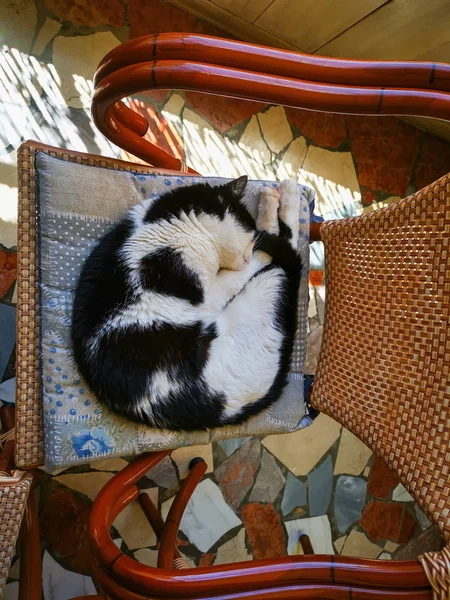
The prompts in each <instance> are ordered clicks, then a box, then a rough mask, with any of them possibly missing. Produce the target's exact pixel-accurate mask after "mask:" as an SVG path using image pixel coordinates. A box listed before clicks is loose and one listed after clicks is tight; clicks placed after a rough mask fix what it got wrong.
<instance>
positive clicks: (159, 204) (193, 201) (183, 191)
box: [144, 183, 256, 231]
mask: <svg viewBox="0 0 450 600" xmlns="http://www.w3.org/2000/svg"><path fill="white" fill-rule="evenodd" d="M241 197H242V193H241V194H239V193H237V194H236V193H235V192H234V190H233V188H232V187H231V186H230V184H229V183H226V184H224V185H220V186H217V187H213V188H212V187H211V186H210V185H208V184H207V183H196V184H194V185H190V186H186V187H179V188H176V189H175V190H173V191H172V192H168V193H167V194H164V195H163V196H160V197H159V198H157V199H156V200H155V201H154V202H153V204H152V205H151V206H150V208H149V209H148V210H147V213H146V215H145V217H144V222H145V223H154V222H156V221H160V220H162V219H168V220H170V218H171V217H179V216H180V214H181V213H182V212H184V213H186V214H189V213H190V212H191V211H193V212H194V213H195V214H199V213H201V212H204V213H207V214H209V215H215V216H217V217H219V218H220V219H223V218H224V216H225V213H226V211H229V212H230V213H232V214H233V215H234V216H235V217H236V218H237V219H238V221H239V222H240V223H241V225H242V226H243V227H244V228H245V229H247V230H248V231H252V230H254V229H256V225H255V220H254V219H253V217H252V216H251V214H250V213H249V212H248V210H247V209H246V208H245V206H244V205H243V204H242V202H241ZM218 200H220V201H218Z"/></svg>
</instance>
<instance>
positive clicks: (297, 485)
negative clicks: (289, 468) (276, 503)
mask: <svg viewBox="0 0 450 600" xmlns="http://www.w3.org/2000/svg"><path fill="white" fill-rule="evenodd" d="M305 504H306V485H305V484H304V483H303V481H299V480H298V479H297V478H296V477H295V476H294V475H292V473H290V472H289V473H288V476H287V479H286V486H285V488H284V494H283V500H282V502H281V512H282V513H283V515H284V516H287V515H289V514H290V513H291V512H292V511H293V510H294V508H297V507H299V506H304V505H305Z"/></svg>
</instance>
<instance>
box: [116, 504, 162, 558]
mask: <svg viewBox="0 0 450 600" xmlns="http://www.w3.org/2000/svg"><path fill="white" fill-rule="evenodd" d="M113 527H115V528H116V529H117V531H118V532H119V535H120V537H121V538H122V539H123V541H124V542H125V544H126V545H127V546H128V549H129V550H136V549H138V548H146V547H148V546H156V543H157V539H156V534H155V532H154V531H153V529H152V526H151V525H150V523H149V522H148V521H147V517H146V516H145V514H144V511H143V510H142V508H141V505H140V504H139V502H138V501H137V500H133V502H131V503H130V504H128V506H126V507H125V508H124V510H123V511H122V512H121V513H120V514H119V515H118V517H117V518H116V520H115V521H114V523H113Z"/></svg>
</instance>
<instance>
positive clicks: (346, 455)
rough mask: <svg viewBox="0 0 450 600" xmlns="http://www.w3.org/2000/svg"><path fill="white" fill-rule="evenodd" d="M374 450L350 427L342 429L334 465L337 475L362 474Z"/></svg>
mask: <svg viewBox="0 0 450 600" xmlns="http://www.w3.org/2000/svg"><path fill="white" fill-rule="evenodd" d="M371 456H372V451H371V450H370V448H368V447H367V446H366V445H365V444H364V443H363V442H361V440H359V439H358V438H357V437H356V435H353V433H351V432H350V431H348V429H342V435H341V441H340V442H339V450H338V454H337V458H336V464H335V466H334V473H335V475H340V474H341V473H344V474H345V475H361V473H362V471H363V469H364V468H365V466H366V465H367V462H368V460H369V458H370V457H371Z"/></svg>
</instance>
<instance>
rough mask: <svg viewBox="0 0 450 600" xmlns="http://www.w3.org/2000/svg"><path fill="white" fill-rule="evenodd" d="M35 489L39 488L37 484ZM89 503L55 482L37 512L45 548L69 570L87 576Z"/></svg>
mask: <svg viewBox="0 0 450 600" xmlns="http://www.w3.org/2000/svg"><path fill="white" fill-rule="evenodd" d="M37 489H40V488H39V487H38V488H37ZM90 506H91V505H90V503H89V502H88V501H87V500H84V499H81V498H79V497H78V496H76V495H75V494H74V493H73V492H72V491H71V490H68V489H67V488H65V487H63V486H61V485H57V486H54V488H52V489H51V491H50V494H49V495H48V496H47V498H46V500H45V503H44V505H43V506H42V508H41V511H40V513H39V530H40V534H41V538H42V540H44V542H45V544H46V545H47V547H50V548H51V549H52V551H53V552H56V553H57V555H58V556H59V557H60V558H61V559H62V560H63V561H64V564H65V566H66V567H69V568H70V569H71V570H72V571H76V572H77V573H81V574H84V575H89V574H90V572H91V568H90V563H89V540H88V527H89V512H90Z"/></svg>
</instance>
